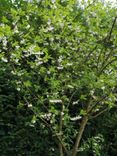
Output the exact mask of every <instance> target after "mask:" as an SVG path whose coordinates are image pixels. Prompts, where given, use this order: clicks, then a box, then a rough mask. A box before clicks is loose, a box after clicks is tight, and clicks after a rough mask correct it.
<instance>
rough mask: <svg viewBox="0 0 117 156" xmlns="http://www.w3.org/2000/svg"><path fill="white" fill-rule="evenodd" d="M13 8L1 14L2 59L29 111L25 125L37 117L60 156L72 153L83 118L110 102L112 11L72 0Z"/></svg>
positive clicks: (113, 64)
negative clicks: (31, 113) (82, 5)
mask: <svg viewBox="0 0 117 156" xmlns="http://www.w3.org/2000/svg"><path fill="white" fill-rule="evenodd" d="M17 7H18V6H16V7H12V8H11V9H10V10H9V11H8V14H7V15H6V14H5V15H4V16H2V20H1V21H2V22H1V26H0V37H1V43H0V45H1V54H0V58H1V62H2V63H3V62H4V63H6V64H8V65H9V67H10V69H11V71H10V72H11V73H12V74H13V75H14V76H15V77H16V79H15V80H13V83H14V85H15V86H16V88H17V91H18V95H19V96H20V97H22V98H20V100H19V107H20V106H21V105H25V106H27V107H28V108H30V109H31V110H32V111H33V117H32V118H31V120H30V122H29V125H33V126H34V127H35V126H36V125H35V124H36V123H38V122H39V121H40V122H41V126H42V127H44V129H45V133H48V132H50V131H51V133H52V138H53V140H54V141H55V142H56V144H57V145H58V149H59V155H60V156H63V155H65V154H66V155H70V156H76V155H77V152H78V151H80V143H81V139H82V138H83V132H84V130H85V127H86V125H87V123H89V122H90V120H91V119H93V118H95V117H97V116H99V115H100V114H102V113H103V112H104V111H106V110H109V109H111V108H112V107H115V101H116V93H115V89H116V65H117V62H116V60H117V59H116V43H117V39H116V33H117V30H116V29H115V27H116V18H117V17H115V13H114V11H115V10H114V9H111V8H110V7H107V6H106V7H105V6H104V5H103V4H102V3H100V2H94V3H92V2H90V3H89V4H87V6H85V7H84V8H83V7H81V5H79V4H78V2H77V1H75V0H74V1H72V0H71V1H39V2H36V1H35V2H31V3H28V2H22V4H21V6H20V7H19V8H18V9H17ZM11 81H12V80H11ZM55 150H56V151H58V150H57V147H54V146H53V147H52V148H51V155H52V154H53V153H54V152H55ZM53 155H54V154H53Z"/></svg>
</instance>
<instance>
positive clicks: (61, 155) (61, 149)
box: [59, 103, 64, 156]
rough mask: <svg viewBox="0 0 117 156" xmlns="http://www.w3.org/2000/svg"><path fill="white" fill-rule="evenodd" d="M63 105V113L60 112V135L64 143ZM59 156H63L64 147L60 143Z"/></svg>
mask: <svg viewBox="0 0 117 156" xmlns="http://www.w3.org/2000/svg"><path fill="white" fill-rule="evenodd" d="M63 108H64V106H63V103H62V104H61V112H60V121H59V134H60V137H59V138H60V140H61V141H62V128H63ZM59 154H60V156H63V147H62V144H61V143H60V142H59Z"/></svg>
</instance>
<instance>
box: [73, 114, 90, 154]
mask: <svg viewBox="0 0 117 156" xmlns="http://www.w3.org/2000/svg"><path fill="white" fill-rule="evenodd" d="M87 122H88V116H87V115H86V116H84V117H83V119H82V122H81V126H80V130H79V132H78V133H77V137H76V142H75V145H74V147H73V150H72V154H71V156H76V154H77V151H78V148H79V145H80V141H81V138H82V135H83V132H84V129H85V127H86V124H87Z"/></svg>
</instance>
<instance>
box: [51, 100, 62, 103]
mask: <svg viewBox="0 0 117 156" xmlns="http://www.w3.org/2000/svg"><path fill="white" fill-rule="evenodd" d="M49 102H50V103H62V100H59V99H58V100H57V99H55V100H49Z"/></svg>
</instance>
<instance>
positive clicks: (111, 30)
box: [107, 17, 117, 40]
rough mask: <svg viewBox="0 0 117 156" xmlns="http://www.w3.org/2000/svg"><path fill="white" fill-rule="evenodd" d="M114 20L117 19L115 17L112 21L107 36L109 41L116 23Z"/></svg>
mask: <svg viewBox="0 0 117 156" xmlns="http://www.w3.org/2000/svg"><path fill="white" fill-rule="evenodd" d="M116 19H117V17H115V18H114V20H113V23H112V27H111V29H110V32H109V35H108V36H107V40H110V39H111V36H112V32H113V28H114V26H115V23H116Z"/></svg>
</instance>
